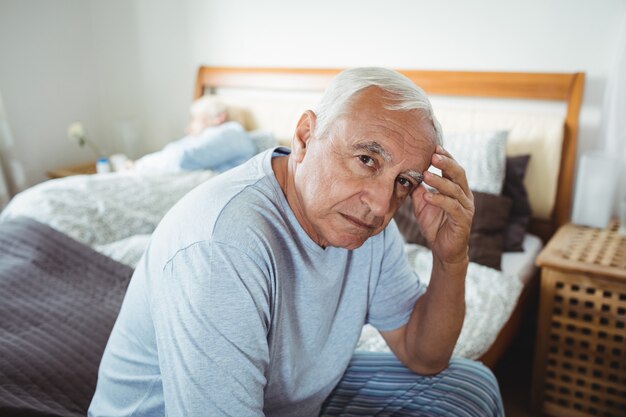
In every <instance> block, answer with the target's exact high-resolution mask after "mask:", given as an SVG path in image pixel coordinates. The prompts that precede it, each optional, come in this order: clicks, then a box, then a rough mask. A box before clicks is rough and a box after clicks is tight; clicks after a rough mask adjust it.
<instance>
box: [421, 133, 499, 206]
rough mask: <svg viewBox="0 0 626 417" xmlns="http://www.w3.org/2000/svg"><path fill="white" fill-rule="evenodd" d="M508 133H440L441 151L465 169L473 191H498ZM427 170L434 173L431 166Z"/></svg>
mask: <svg viewBox="0 0 626 417" xmlns="http://www.w3.org/2000/svg"><path fill="white" fill-rule="evenodd" d="M508 134H509V132H507V131H497V132H468V133H450V134H444V137H443V147H444V149H446V150H447V151H448V152H450V154H452V156H453V157H454V159H456V160H457V162H458V163H459V164H460V165H461V166H462V167H463V169H465V175H466V176H467V181H468V182H469V187H470V189H472V190H473V191H480V192H483V193H490V194H500V193H501V192H502V186H503V184H504V174H505V164H506V154H505V150H506V149H505V148H506V139H507V137H508ZM431 171H433V172H438V170H435V169H433V167H431Z"/></svg>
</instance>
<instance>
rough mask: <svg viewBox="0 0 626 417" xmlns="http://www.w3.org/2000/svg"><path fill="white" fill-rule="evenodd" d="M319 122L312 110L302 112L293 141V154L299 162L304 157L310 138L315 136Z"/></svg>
mask: <svg viewBox="0 0 626 417" xmlns="http://www.w3.org/2000/svg"><path fill="white" fill-rule="evenodd" d="M316 123H317V116H316V115H315V113H313V112H312V111H311V110H307V111H305V112H304V113H302V116H300V120H299V121H298V125H297V126H296V131H295V133H294V135H293V139H292V141H291V156H292V157H293V158H295V160H296V161H297V162H301V161H302V160H303V159H304V154H305V153H306V149H307V146H308V144H309V140H310V139H311V138H312V137H313V133H314V132H315V126H316Z"/></svg>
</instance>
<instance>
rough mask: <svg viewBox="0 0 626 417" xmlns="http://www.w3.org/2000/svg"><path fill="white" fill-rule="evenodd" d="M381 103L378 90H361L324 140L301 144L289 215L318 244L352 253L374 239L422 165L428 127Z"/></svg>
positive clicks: (430, 135)
mask: <svg viewBox="0 0 626 417" xmlns="http://www.w3.org/2000/svg"><path fill="white" fill-rule="evenodd" d="M383 104H384V98H383V97H382V91H381V90H380V89H378V88H375V87H370V88H368V89H366V90H363V91H362V92H360V93H358V95H357V96H356V97H355V100H354V101H353V103H352V104H351V105H349V109H348V111H347V112H346V113H345V114H346V115H345V116H343V117H340V118H339V119H338V120H336V121H335V122H334V123H333V124H332V125H331V126H330V127H329V128H328V130H327V133H326V134H325V135H324V137H321V138H318V137H315V136H314V134H313V133H312V132H311V133H310V136H309V137H308V140H306V141H304V145H305V146H304V150H303V153H302V155H303V156H302V158H301V160H300V161H299V162H298V163H297V167H296V171H295V185H296V187H295V189H296V194H297V195H296V198H297V200H296V201H297V207H295V208H294V212H295V213H296V216H297V217H298V220H299V221H300V223H301V224H302V226H303V227H304V229H305V230H306V231H307V233H308V234H309V236H311V238H312V239H313V240H314V241H315V242H316V243H317V244H319V245H320V246H323V247H326V246H336V247H343V248H346V249H355V248H358V247H359V246H361V245H362V244H363V243H364V242H365V241H366V240H367V239H368V238H369V237H371V236H374V235H376V234H378V233H380V232H381V231H382V230H383V229H384V228H385V227H386V226H387V224H388V223H389V222H390V221H391V219H392V217H393V215H394V214H395V212H396V210H397V209H398V207H399V206H400V204H401V203H402V202H403V201H404V199H405V198H406V197H407V196H409V195H410V194H411V192H412V191H413V190H414V189H415V188H416V187H417V186H418V185H419V184H420V182H421V179H420V176H421V175H422V174H423V173H424V172H425V171H426V170H427V169H428V167H429V165H430V160H431V158H432V155H433V153H434V152H435V146H436V144H435V131H434V127H433V124H432V122H431V121H430V120H427V119H426V117H424V113H423V112H422V111H420V110H410V111H391V110H386V109H384V107H383Z"/></svg>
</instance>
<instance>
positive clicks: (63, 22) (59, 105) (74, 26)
mask: <svg viewBox="0 0 626 417" xmlns="http://www.w3.org/2000/svg"><path fill="white" fill-rule="evenodd" d="M91 27H92V26H91V19H90V12H89V5H88V4H87V3H85V2H83V1H80V0H56V1H53V2H52V1H36V0H2V1H0V93H1V95H2V98H3V101H4V111H5V117H6V119H5V123H6V125H5V126H4V128H3V129H2V130H1V132H2V133H1V134H2V137H1V138H0V142H1V143H2V144H3V148H4V150H3V154H7V153H10V154H11V158H12V161H11V162H12V163H10V164H8V165H7V166H8V168H9V169H10V172H8V175H7V176H8V177H9V179H10V182H11V184H10V185H11V189H12V190H13V191H16V190H20V189H23V188H25V187H26V186H28V185H31V184H33V183H35V182H38V181H41V180H42V179H44V178H45V176H44V171H45V170H46V169H49V168H52V167H54V166H60V165H65V164H70V163H76V162H81V161H85V160H89V158H90V155H89V154H85V152H81V150H80V149H78V148H75V147H71V146H68V145H69V143H68V140H67V139H66V138H65V129H66V127H67V125H68V123H70V122H72V121H74V120H76V119H79V120H83V121H84V122H85V123H86V124H87V125H88V126H89V128H90V130H91V131H92V134H94V135H97V134H98V131H99V127H100V126H99V112H98V88H97V86H98V79H97V77H96V74H95V72H94V67H95V66H94V50H93V39H92V31H91Z"/></svg>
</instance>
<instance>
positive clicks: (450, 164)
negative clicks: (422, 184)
mask: <svg viewBox="0 0 626 417" xmlns="http://www.w3.org/2000/svg"><path fill="white" fill-rule="evenodd" d="M431 163H432V164H433V166H434V167H435V168H439V169H440V170H441V173H442V176H443V177H444V178H447V179H449V180H451V181H452V182H454V183H455V184H458V185H459V187H461V189H462V190H463V193H464V194H465V195H466V196H468V197H470V196H471V194H472V193H471V191H470V188H469V184H468V182H467V177H466V176H465V170H464V169H463V168H462V167H461V166H460V165H459V164H458V162H456V161H455V159H454V157H452V155H450V153H449V152H448V151H446V150H445V149H443V148H442V147H441V146H437V148H436V150H435V153H434V154H433V157H432V159H431ZM429 185H432V186H433V187H435V185H434V184H429ZM435 188H437V187H435ZM470 198H471V197H470Z"/></svg>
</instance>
